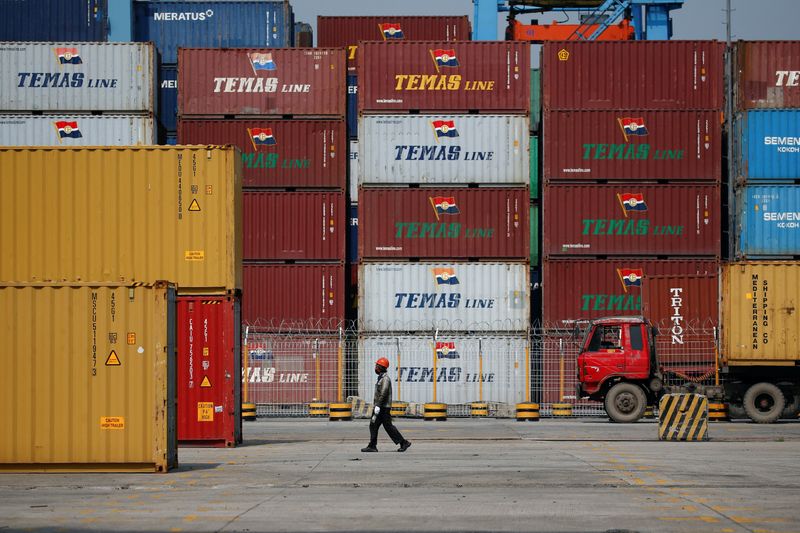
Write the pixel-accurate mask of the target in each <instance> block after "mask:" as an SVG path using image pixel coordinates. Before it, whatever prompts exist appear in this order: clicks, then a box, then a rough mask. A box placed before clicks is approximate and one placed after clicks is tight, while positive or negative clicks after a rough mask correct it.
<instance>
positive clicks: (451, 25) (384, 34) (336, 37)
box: [317, 15, 470, 71]
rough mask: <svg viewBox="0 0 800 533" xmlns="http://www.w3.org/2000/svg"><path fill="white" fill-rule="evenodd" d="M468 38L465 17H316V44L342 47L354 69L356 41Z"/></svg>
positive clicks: (458, 39) (349, 64)
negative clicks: (345, 50)
mask: <svg viewBox="0 0 800 533" xmlns="http://www.w3.org/2000/svg"><path fill="white" fill-rule="evenodd" d="M381 39H382V40H384V41H388V42H397V41H400V40H405V41H469V40H470V27H469V18H467V17H466V16H461V17H396V16H388V15H387V16H385V17H317V46H319V47H322V48H326V47H336V48H338V47H345V48H346V49H347V68H348V70H351V71H354V70H355V69H356V57H357V55H356V53H357V50H358V41H378V40H381Z"/></svg>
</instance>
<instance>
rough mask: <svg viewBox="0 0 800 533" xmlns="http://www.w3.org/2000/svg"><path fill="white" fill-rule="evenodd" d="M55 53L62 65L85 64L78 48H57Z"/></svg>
mask: <svg viewBox="0 0 800 533" xmlns="http://www.w3.org/2000/svg"><path fill="white" fill-rule="evenodd" d="M55 52H56V57H58V63H59V64H60V65H80V64H81V63H83V60H82V59H81V55H80V53H79V52H78V49H77V48H56V49H55Z"/></svg>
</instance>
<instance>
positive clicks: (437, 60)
mask: <svg viewBox="0 0 800 533" xmlns="http://www.w3.org/2000/svg"><path fill="white" fill-rule="evenodd" d="M431 57H432V58H433V63H434V65H436V72H439V68H440V67H457V66H458V58H457V57H456V51H455V49H454V48H450V49H447V50H445V49H443V48H437V49H436V50H431Z"/></svg>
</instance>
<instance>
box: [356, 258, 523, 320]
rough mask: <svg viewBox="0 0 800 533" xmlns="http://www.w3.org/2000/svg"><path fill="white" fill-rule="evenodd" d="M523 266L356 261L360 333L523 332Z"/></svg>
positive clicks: (520, 264)
mask: <svg viewBox="0 0 800 533" xmlns="http://www.w3.org/2000/svg"><path fill="white" fill-rule="evenodd" d="M528 276H529V272H528V265H527V263H454V262H437V263H427V262H426V263H374V264H372V263H362V264H361V266H360V267H359V275H358V279H359V296H358V301H359V314H360V317H361V318H360V322H361V331H362V332H384V331H424V330H435V329H438V330H440V331H497V332H499V331H525V330H527V328H528V325H529V321H530V294H529V292H528V287H529V282H528Z"/></svg>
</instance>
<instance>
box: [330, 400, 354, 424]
mask: <svg viewBox="0 0 800 533" xmlns="http://www.w3.org/2000/svg"><path fill="white" fill-rule="evenodd" d="M328 409H329V414H328V419H329V420H331V421H332V422H338V421H341V420H352V419H353V406H352V404H349V403H332V404H330V406H328Z"/></svg>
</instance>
